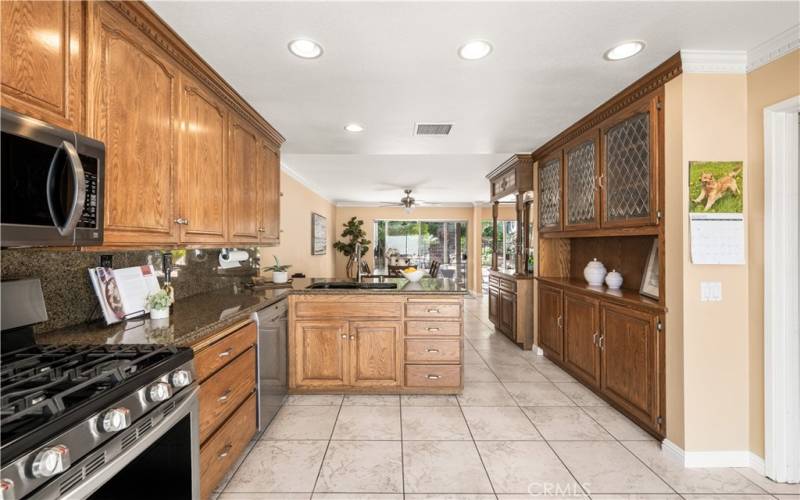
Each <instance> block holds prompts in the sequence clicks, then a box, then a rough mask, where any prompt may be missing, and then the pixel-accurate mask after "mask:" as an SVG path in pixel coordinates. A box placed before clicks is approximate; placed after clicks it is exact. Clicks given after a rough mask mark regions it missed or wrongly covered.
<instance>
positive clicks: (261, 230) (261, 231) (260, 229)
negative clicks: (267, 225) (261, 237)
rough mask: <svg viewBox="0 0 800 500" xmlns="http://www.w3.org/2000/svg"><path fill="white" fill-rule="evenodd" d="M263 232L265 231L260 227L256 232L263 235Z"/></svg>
mask: <svg viewBox="0 0 800 500" xmlns="http://www.w3.org/2000/svg"><path fill="white" fill-rule="evenodd" d="M265 231H266V229H264V228H263V227H260V228H258V232H259V233H263V232H265Z"/></svg>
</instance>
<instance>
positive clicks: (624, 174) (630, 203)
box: [605, 113, 650, 220]
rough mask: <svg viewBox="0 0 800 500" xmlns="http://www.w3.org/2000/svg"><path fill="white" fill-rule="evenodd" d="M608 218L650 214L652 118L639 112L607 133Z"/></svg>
mask: <svg viewBox="0 0 800 500" xmlns="http://www.w3.org/2000/svg"><path fill="white" fill-rule="evenodd" d="M605 156H606V163H605V166H606V168H605V170H606V172H605V177H606V178H605V190H606V218H607V219H608V220H620V219H622V220H624V219H631V218H638V217H647V216H648V215H649V214H650V115H649V113H639V114H637V115H635V116H632V117H631V118H628V119H627V120H625V121H624V122H621V123H619V124H618V125H615V126H614V127H613V128H611V129H609V130H608V131H607V132H606V152H605Z"/></svg>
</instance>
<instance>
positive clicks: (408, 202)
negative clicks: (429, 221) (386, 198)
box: [381, 189, 438, 214]
mask: <svg viewBox="0 0 800 500" xmlns="http://www.w3.org/2000/svg"><path fill="white" fill-rule="evenodd" d="M403 193H405V195H404V196H403V197H402V198H400V202H399V203H386V204H383V205H381V206H382V207H402V208H403V209H404V210H405V211H406V213H409V214H410V213H411V212H413V211H414V209H415V208H416V207H417V206H420V205H431V206H433V205H438V203H430V202H427V201H423V200H418V199H416V198H414V197H413V196H411V189H404V190H403Z"/></svg>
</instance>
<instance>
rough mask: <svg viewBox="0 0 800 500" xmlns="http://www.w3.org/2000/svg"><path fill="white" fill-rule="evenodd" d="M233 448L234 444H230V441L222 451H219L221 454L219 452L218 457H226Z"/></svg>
mask: <svg viewBox="0 0 800 500" xmlns="http://www.w3.org/2000/svg"><path fill="white" fill-rule="evenodd" d="M231 448H233V445H232V444H230V443H228V444H226V445H225V446H224V447H223V448H222V451H221V452H219V454H217V458H225V457H227V456H228V455H229V454H230V452H231Z"/></svg>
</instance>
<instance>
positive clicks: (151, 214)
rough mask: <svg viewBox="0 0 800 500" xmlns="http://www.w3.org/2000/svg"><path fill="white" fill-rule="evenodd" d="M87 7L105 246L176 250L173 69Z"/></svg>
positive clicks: (100, 8) (120, 24) (148, 45)
mask: <svg viewBox="0 0 800 500" xmlns="http://www.w3.org/2000/svg"><path fill="white" fill-rule="evenodd" d="M87 5H89V6H90V7H89V8H90V9H91V11H92V13H91V31H90V33H91V35H90V37H89V39H90V45H89V67H88V77H89V80H88V81H89V89H90V90H89V95H90V97H91V98H90V99H89V101H88V103H87V110H88V120H89V126H88V132H89V135H90V136H92V137H96V138H97V139H99V140H101V141H103V142H104V143H105V146H106V181H105V182H106V185H105V229H106V231H105V243H106V244H110V245H113V244H117V243H121V244H142V243H177V242H178V234H179V231H178V224H176V222H175V218H176V216H175V213H174V207H175V202H174V197H175V188H176V183H175V181H176V172H175V170H176V152H177V149H178V148H177V141H176V139H177V128H178V127H177V125H178V121H179V120H178V116H177V113H178V92H179V87H178V74H177V70H176V68H175V67H173V66H172V64H171V62H170V59H169V58H168V56H167V55H166V54H164V53H163V52H162V51H161V49H160V48H158V47H157V46H156V45H155V44H154V43H153V42H152V41H151V40H150V39H149V38H148V37H146V36H144V35H143V33H142V32H141V31H139V29H138V28H136V27H135V26H133V25H132V24H131V23H130V22H129V21H127V20H126V19H124V18H123V17H121V16H120V15H119V14H118V13H117V12H116V11H115V10H114V9H113V8H112V7H110V6H109V5H108V4H105V3H101V2H96V3H90V4H87Z"/></svg>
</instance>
